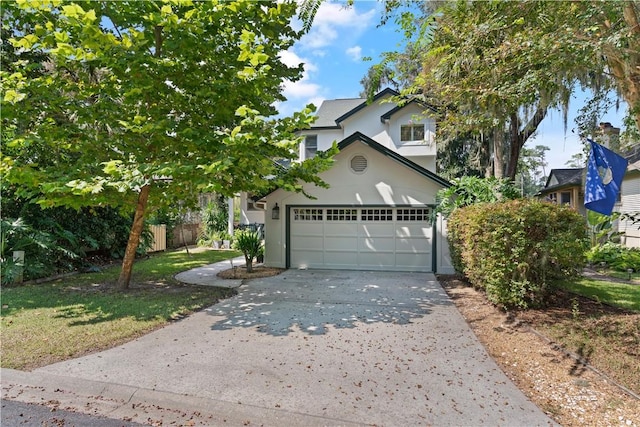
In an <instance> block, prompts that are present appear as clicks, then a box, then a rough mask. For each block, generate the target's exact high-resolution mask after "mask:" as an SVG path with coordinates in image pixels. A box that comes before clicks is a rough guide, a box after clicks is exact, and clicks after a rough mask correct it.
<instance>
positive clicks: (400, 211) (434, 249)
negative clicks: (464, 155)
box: [264, 133, 453, 273]
mask: <svg viewBox="0 0 640 427" xmlns="http://www.w3.org/2000/svg"><path fill="white" fill-rule="evenodd" d="M338 147H339V148H340V152H339V153H338V154H337V155H336V156H335V158H334V160H335V162H334V165H333V167H332V168H331V169H330V170H328V171H326V172H323V173H322V174H321V175H320V177H321V178H322V179H323V180H324V181H325V182H326V183H328V184H329V188H321V187H316V186H314V185H312V184H307V185H305V187H304V192H305V193H306V194H309V195H311V196H312V197H313V198H308V197H306V196H305V195H304V194H301V193H294V192H288V191H285V190H283V189H278V190H276V191H274V192H272V193H270V194H269V195H267V196H266V198H265V200H264V202H265V205H266V218H265V265H267V266H271V267H282V268H299V269H304V268H309V269H313V268H318V269H341V270H378V271H418V272H443V273H444V272H449V273H451V272H453V269H452V268H451V263H450V261H449V256H448V244H447V242H446V227H445V223H444V221H443V220H442V218H438V219H437V220H436V221H435V222H434V221H433V209H434V207H435V202H436V195H437V193H438V191H439V190H440V189H442V188H445V187H447V186H448V185H449V183H448V182H447V181H446V180H445V179H443V178H441V177H439V176H437V175H436V174H434V173H433V172H431V171H429V170H427V169H424V168H423V167H421V166H419V165H418V164H416V163H414V162H412V161H411V160H408V159H407V158H405V157H403V156H401V155H399V154H398V153H396V152H394V151H392V150H389V149H388V148H386V147H384V146H382V145H380V144H378V143H377V142H375V141H373V140H372V139H370V138H368V137H367V136H365V135H362V134H360V133H355V134H353V135H352V136H351V137H349V138H346V139H345V140H344V141H342V142H341V143H340V144H339V145H338Z"/></svg>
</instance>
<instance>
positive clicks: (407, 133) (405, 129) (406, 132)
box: [400, 124, 424, 142]
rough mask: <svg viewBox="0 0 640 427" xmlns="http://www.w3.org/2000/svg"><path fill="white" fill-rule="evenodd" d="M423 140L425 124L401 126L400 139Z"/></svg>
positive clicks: (407, 140) (406, 140) (405, 140)
mask: <svg viewBox="0 0 640 427" xmlns="http://www.w3.org/2000/svg"><path fill="white" fill-rule="evenodd" d="M422 140H424V124H419V125H401V126H400V141H402V142H409V141H422Z"/></svg>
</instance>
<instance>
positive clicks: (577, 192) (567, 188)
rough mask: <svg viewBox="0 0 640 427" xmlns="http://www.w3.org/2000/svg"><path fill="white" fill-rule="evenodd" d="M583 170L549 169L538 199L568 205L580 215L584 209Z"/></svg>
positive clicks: (583, 212)
mask: <svg viewBox="0 0 640 427" xmlns="http://www.w3.org/2000/svg"><path fill="white" fill-rule="evenodd" d="M584 170H585V169H584V168H570V169H551V172H550V173H549V178H547V182H546V183H545V185H544V188H543V189H542V190H540V192H539V193H538V194H537V196H538V198H540V199H543V200H547V201H550V202H553V203H558V204H563V205H569V206H571V207H572V208H574V209H576V210H577V211H578V212H580V213H581V214H582V215H585V214H586V211H585V208H584V176H583V175H584Z"/></svg>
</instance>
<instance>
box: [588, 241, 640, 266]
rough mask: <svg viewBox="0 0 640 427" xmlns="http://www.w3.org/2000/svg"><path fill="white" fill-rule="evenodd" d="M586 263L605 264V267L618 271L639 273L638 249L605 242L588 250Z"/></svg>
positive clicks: (639, 250)
mask: <svg viewBox="0 0 640 427" xmlns="http://www.w3.org/2000/svg"><path fill="white" fill-rule="evenodd" d="M587 261H588V262H589V263H590V264H594V265H598V264H600V263H605V264H606V265H607V266H609V267H611V268H613V269H615V270H619V271H627V269H633V270H634V271H636V272H637V271H640V249H639V248H628V247H626V246H622V245H620V244H617V243H612V242H607V243H604V244H601V245H598V246H594V247H592V248H591V249H589V250H588V251H587Z"/></svg>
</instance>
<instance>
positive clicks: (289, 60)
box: [280, 50, 321, 99]
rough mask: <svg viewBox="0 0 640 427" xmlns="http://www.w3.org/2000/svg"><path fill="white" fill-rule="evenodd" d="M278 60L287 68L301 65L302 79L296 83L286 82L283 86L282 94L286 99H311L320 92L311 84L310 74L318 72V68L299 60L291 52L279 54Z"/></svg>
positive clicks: (306, 60)
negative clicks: (302, 69) (302, 68)
mask: <svg viewBox="0 0 640 427" xmlns="http://www.w3.org/2000/svg"><path fill="white" fill-rule="evenodd" d="M280 60H281V61H282V63H283V64H285V65H287V66H289V67H296V66H298V65H300V64H303V66H304V71H303V72H302V78H301V79H300V80H298V81H295V82H291V81H287V82H285V83H284V85H283V94H284V96H286V97H287V99H301V98H313V97H315V96H317V94H318V93H319V92H320V89H321V86H320V85H318V84H316V83H312V82H311V78H312V74H313V73H316V72H317V71H318V67H317V66H316V65H315V64H314V63H313V62H311V61H309V60H308V59H306V58H301V57H300V56H298V54H297V53H295V52H294V51H292V50H287V51H282V52H280Z"/></svg>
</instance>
